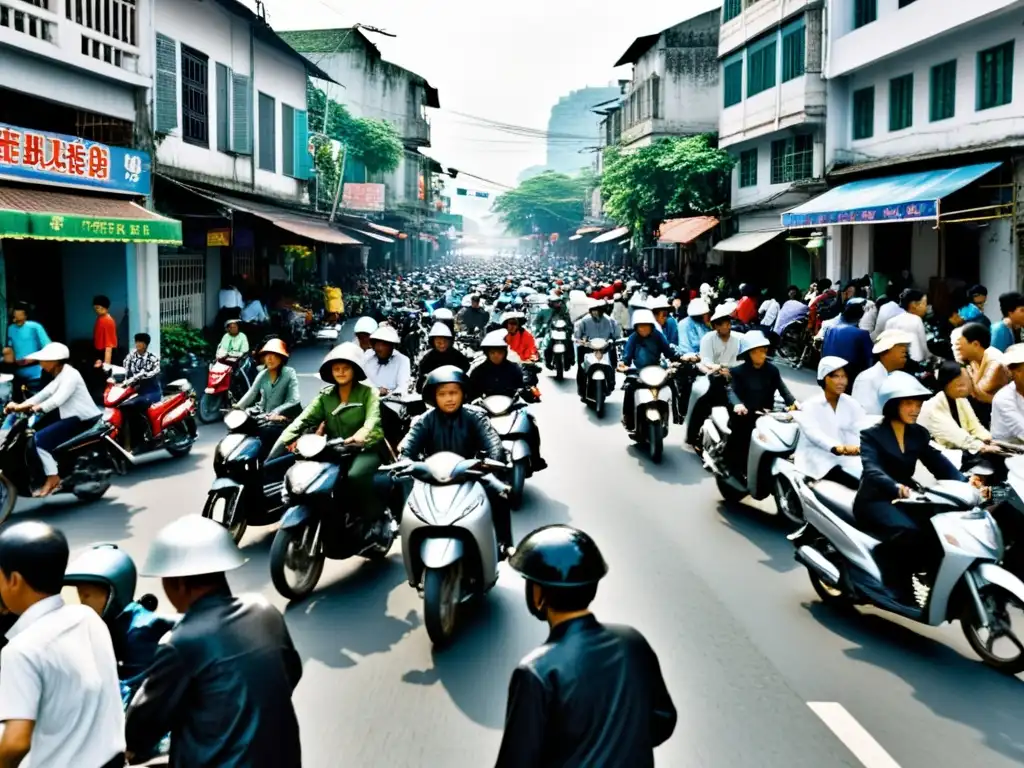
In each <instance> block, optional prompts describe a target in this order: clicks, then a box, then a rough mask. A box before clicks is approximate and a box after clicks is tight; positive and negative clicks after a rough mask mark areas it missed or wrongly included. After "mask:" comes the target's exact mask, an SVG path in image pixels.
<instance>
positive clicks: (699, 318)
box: [679, 299, 711, 355]
mask: <svg viewBox="0 0 1024 768" xmlns="http://www.w3.org/2000/svg"><path fill="white" fill-rule="evenodd" d="M710 315H711V308H710V307H709V306H708V304H707V302H706V301H704V299H692V300H691V301H690V303H689V304H687V305H686V319H685V320H683V322H682V323H680V324H679V346H680V348H681V349H682V350H683V352H685V353H686V354H688V355H699V354H700V343H701V340H702V339H703V338H704V337H705V336H707V335H708V334H709V333H711V323H710V322H708V317H709V316H710Z"/></svg>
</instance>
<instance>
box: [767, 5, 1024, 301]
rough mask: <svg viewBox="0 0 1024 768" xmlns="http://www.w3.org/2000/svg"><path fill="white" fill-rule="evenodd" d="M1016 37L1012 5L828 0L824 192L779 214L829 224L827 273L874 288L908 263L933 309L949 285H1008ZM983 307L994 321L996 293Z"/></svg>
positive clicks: (1014, 255)
mask: <svg viewBox="0 0 1024 768" xmlns="http://www.w3.org/2000/svg"><path fill="white" fill-rule="evenodd" d="M1018 42H1022V43H1024V2H1021V0H972V1H971V2H948V0H832V1H831V2H830V4H829V24H828V37H827V40H826V57H825V59H826V66H825V72H826V76H827V78H828V84H829V88H828V114H829V121H828V128H827V136H826V140H825V162H826V167H827V169H828V175H829V185H830V187H833V189H832V190H830V191H829V193H828V194H827V195H826V196H825V197H822V198H818V199H817V200H814V201H811V202H810V203H809V204H807V205H806V206H804V207H803V209H802V211H803V213H805V214H808V215H806V216H794V217H790V218H788V219H787V223H789V224H797V223H802V224H807V223H812V222H813V223H820V224H822V225H832V226H829V236H830V237H829V247H828V253H829V256H828V267H827V271H828V274H829V275H830V276H832V277H833V278H835V277H841V278H844V279H845V278H847V277H850V276H860V275H864V274H868V273H873V274H877V275H878V278H877V279H876V283H877V284H878V285H884V282H885V278H886V277H888V278H892V277H895V276H896V275H898V274H899V273H900V272H901V271H903V270H909V272H910V273H911V274H912V275H913V278H914V282H915V283H916V284H917V286H918V287H920V288H922V289H925V290H928V291H929V295H930V297H931V299H932V301H933V303H935V304H936V308H937V309H939V310H942V311H945V310H946V309H948V307H945V306H944V301H945V299H946V297H948V296H949V293H950V292H951V291H952V290H953V289H954V288H956V287H957V286H958V285H964V284H967V285H970V284H973V283H975V282H981V283H982V284H984V285H986V286H987V287H988V288H989V292H990V295H991V296H993V297H994V296H995V295H996V294H999V293H1001V292H1003V291H1007V290H1011V289H1017V288H1018V287H1019V286H1020V274H1019V267H1018V259H1019V250H1018V248H1019V246H1018V242H1017V235H1016V232H1015V227H1014V220H1013V214H1014V207H1013V205H1012V204H1010V203H1012V201H1013V199H1014V194H1013V187H1014V184H1015V177H1019V172H1018V173H1015V168H1014V156H1015V152H1017V149H1016V148H1018V147H1020V146H1021V144H1022V143H1024V142H1022V139H1021V137H1022V136H1024V91H1022V90H1021V86H1022V83H1024V79H1022V76H1021V75H1017V74H1016V72H1017V71H1018V70H1024V57H1022V56H1020V55H1018V56H1016V57H1015V56H1014V53H1015V51H1016V50H1017V43H1018ZM1022 74H1024V72H1022ZM983 164H993V166H994V167H992V170H987V169H988V168H989V167H990V166H987V165H983ZM975 166H978V167H975ZM967 167H970V168H967ZM957 169H961V170H957ZM907 174H915V175H914V176H911V177H906V175H907ZM894 176H897V177H899V176H903V177H904V178H896V179H893V177H894ZM854 180H855V181H856V183H857V185H858V186H854V187H845V188H844V187H842V186H841V185H843V184H844V183H847V182H850V181H854ZM797 212H798V213H800V212H801V209H797ZM988 311H989V313H990V315H992V316H993V317H998V305H997V302H996V301H994V300H992V301H990V302H989V304H988Z"/></svg>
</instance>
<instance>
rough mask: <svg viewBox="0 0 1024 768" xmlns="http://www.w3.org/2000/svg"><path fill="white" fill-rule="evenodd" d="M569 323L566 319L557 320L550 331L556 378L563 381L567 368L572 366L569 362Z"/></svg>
mask: <svg viewBox="0 0 1024 768" xmlns="http://www.w3.org/2000/svg"><path fill="white" fill-rule="evenodd" d="M570 330H571V329H570V328H569V324H568V323H567V322H566V321H565V320H555V321H553V322H552V323H551V330H550V331H549V332H548V344H549V345H551V367H552V368H553V369H554V371H555V378H556V379H557V380H558V381H561V380H562V378H563V377H564V376H565V372H566V370H568V369H569V368H571V367H572V365H571V363H570V362H569V350H570V347H569V333H570Z"/></svg>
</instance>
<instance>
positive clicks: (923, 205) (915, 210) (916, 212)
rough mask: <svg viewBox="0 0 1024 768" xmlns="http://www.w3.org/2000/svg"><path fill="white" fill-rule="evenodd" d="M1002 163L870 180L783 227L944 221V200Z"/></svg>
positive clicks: (805, 208)
mask: <svg viewBox="0 0 1024 768" xmlns="http://www.w3.org/2000/svg"><path fill="white" fill-rule="evenodd" d="M1000 165H1002V163H982V164H980V165H968V166H966V167H964V168H947V169H945V170H942V171H924V172H923V173H906V174H903V175H902V176H887V177H885V178H882V179H864V180H863V181H851V182H850V183H848V184H843V185H842V186H839V187H836V188H835V189H830V190H829V191H828V192H826V193H825V194H823V195H818V197H816V198H814V199H813V200H808V201H807V202H806V203H804V204H803V205H799V206H797V207H796V208H794V209H793V210H791V211H788V212H787V213H784V214H782V226H783V227H786V228H787V229H789V228H793V227H819V226H825V225H828V224H873V223H877V222H881V221H921V220H923V219H938V218H939V200H941V199H942V198H944V197H946V196H947V195H950V194H952V193H953V192H956V191H957V190H958V189H962V188H964V187H966V186H967V185H968V184H970V183H971V182H972V181H977V180H978V179H980V178H981V177H982V176H984V175H985V174H986V173H988V172H990V171H994V170H995V169H996V168H998V167H999V166H1000Z"/></svg>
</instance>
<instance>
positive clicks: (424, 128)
mask: <svg viewBox="0 0 1024 768" xmlns="http://www.w3.org/2000/svg"><path fill="white" fill-rule="evenodd" d="M402 140H403V141H404V142H405V143H406V144H408V145H409V146H412V147H429V146H430V123H429V122H428V121H427V119H426V118H423V117H409V118H406V120H405V130H404V133H403V136H402Z"/></svg>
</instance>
